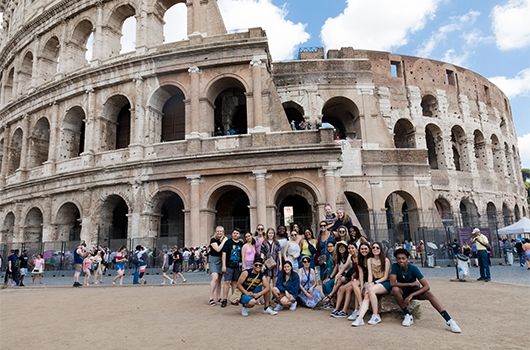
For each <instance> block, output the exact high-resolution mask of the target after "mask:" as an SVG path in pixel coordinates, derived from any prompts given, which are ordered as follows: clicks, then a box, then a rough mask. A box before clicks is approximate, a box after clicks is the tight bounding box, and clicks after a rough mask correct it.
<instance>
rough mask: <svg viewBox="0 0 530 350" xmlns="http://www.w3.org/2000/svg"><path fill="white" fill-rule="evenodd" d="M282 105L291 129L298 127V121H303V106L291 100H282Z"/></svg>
mask: <svg viewBox="0 0 530 350" xmlns="http://www.w3.org/2000/svg"><path fill="white" fill-rule="evenodd" d="M282 106H283V110H284V111H285V115H287V120H289V125H291V129H293V130H296V129H300V123H302V122H303V121H304V108H303V107H302V106H300V105H299V104H298V103H296V102H293V101H288V102H284V103H283V104H282Z"/></svg>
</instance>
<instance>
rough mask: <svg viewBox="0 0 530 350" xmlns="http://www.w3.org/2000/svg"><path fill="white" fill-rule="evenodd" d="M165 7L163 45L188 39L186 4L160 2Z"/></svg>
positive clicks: (172, 1) (172, 0)
mask: <svg viewBox="0 0 530 350" xmlns="http://www.w3.org/2000/svg"><path fill="white" fill-rule="evenodd" d="M161 3H163V4H165V6H168V7H167V11H166V12H165V13H164V43H171V42H175V41H181V40H186V39H187V38H188V10H187V8H186V4H185V3H183V2H180V3H179V2H178V1H174V0H171V1H161Z"/></svg>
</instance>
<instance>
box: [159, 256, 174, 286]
mask: <svg viewBox="0 0 530 350" xmlns="http://www.w3.org/2000/svg"><path fill="white" fill-rule="evenodd" d="M170 268H171V269H173V252H172V251H171V250H170V251H169V252H168V251H167V249H166V250H164V255H162V267H161V270H162V284H166V280H168V281H169V283H170V284H173V283H175V282H174V281H173V278H171V277H169V276H168V274H167V272H168V271H169V269H170Z"/></svg>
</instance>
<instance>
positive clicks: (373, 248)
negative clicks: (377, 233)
mask: <svg viewBox="0 0 530 350" xmlns="http://www.w3.org/2000/svg"><path fill="white" fill-rule="evenodd" d="M372 249H379V250H381V248H379V247H372Z"/></svg>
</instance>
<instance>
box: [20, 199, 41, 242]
mask: <svg viewBox="0 0 530 350" xmlns="http://www.w3.org/2000/svg"><path fill="white" fill-rule="evenodd" d="M23 241H24V242H26V243H38V242H42V212H41V211H40V209H39V208H36V207H35V208H31V210H30V211H29V212H28V214H27V215H26V220H25V221H24V234H23Z"/></svg>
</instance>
